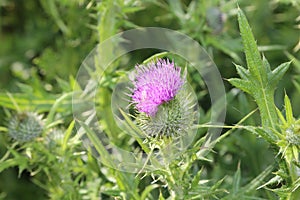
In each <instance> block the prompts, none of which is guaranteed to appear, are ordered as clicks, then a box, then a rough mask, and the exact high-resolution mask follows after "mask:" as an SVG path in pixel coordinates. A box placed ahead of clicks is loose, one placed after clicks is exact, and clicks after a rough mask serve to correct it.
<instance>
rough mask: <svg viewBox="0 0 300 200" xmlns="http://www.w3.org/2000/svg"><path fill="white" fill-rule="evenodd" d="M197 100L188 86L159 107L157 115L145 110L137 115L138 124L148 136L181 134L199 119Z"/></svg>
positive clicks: (187, 130) (186, 131)
mask: <svg viewBox="0 0 300 200" xmlns="http://www.w3.org/2000/svg"><path fill="white" fill-rule="evenodd" d="M196 105H197V104H196V102H195V99H194V98H193V96H192V94H191V93H190V92H189V91H188V90H187V87H186V86H183V88H182V89H181V90H180V91H179V92H178V94H177V95H176V97H175V98H174V99H172V100H170V101H168V102H165V103H163V104H161V105H160V106H159V107H158V110H157V113H156V114H155V116H149V115H147V114H145V113H143V112H140V113H138V115H137V116H136V120H137V125H138V126H139V127H140V128H141V129H142V130H143V131H144V132H145V133H146V135H148V136H175V137H176V136H180V135H182V134H186V133H188V132H189V131H190V130H191V127H192V125H193V124H194V123H195V121H196V120H197V119H198V118H197V117H198V115H197V112H196V110H197V109H196V108H197V106H196Z"/></svg>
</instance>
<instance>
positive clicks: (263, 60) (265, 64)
mask: <svg viewBox="0 0 300 200" xmlns="http://www.w3.org/2000/svg"><path fill="white" fill-rule="evenodd" d="M262 62H263V66H264V68H266V71H267V72H268V73H269V72H270V71H271V66H270V63H269V61H268V60H267V58H266V57H265V56H264V55H263V59H262Z"/></svg>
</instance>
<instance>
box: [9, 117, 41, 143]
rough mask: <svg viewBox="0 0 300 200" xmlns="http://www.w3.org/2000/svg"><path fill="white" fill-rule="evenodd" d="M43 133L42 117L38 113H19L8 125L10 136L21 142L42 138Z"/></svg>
mask: <svg viewBox="0 0 300 200" xmlns="http://www.w3.org/2000/svg"><path fill="white" fill-rule="evenodd" d="M42 132H43V121H42V116H40V115H38V114H36V113H32V112H24V113H18V114H16V115H15V116H13V117H12V118H11V119H10V120H9V123H8V134H9V135H10V136H11V137H12V138H14V139H15V140H17V141H19V142H28V141H30V140H32V139H34V138H36V137H38V136H40V135H41V134H42Z"/></svg>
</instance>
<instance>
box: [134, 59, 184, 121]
mask: <svg viewBox="0 0 300 200" xmlns="http://www.w3.org/2000/svg"><path fill="white" fill-rule="evenodd" d="M180 71H181V68H180V67H177V66H174V62H170V61H169V60H162V59H160V60H158V61H157V62H156V63H154V62H151V63H148V64H147V65H146V66H145V65H137V66H136V74H135V80H134V81H133V84H134V89H133V94H132V96H131V97H132V102H133V103H135V104H136V108H137V110H138V111H140V112H144V113H146V114H147V115H150V116H154V115H155V114H156V112H157V110H158V106H159V105H161V104H163V103H164V102H168V101H170V100H172V99H173V98H174V97H175V96H176V94H177V92H178V91H179V90H180V88H181V87H182V85H183V84H184V79H183V78H181V77H180Z"/></svg>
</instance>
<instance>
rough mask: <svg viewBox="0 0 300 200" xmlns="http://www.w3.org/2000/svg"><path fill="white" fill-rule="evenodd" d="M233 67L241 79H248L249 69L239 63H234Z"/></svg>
mask: <svg viewBox="0 0 300 200" xmlns="http://www.w3.org/2000/svg"><path fill="white" fill-rule="evenodd" d="M235 68H236V71H237V73H238V74H239V75H240V77H241V78H242V79H245V80H248V79H249V75H250V74H249V71H248V70H247V69H245V68H244V67H242V66H240V65H236V64H235Z"/></svg>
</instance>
